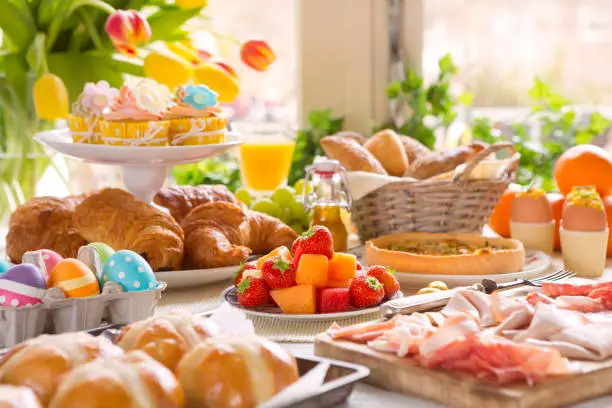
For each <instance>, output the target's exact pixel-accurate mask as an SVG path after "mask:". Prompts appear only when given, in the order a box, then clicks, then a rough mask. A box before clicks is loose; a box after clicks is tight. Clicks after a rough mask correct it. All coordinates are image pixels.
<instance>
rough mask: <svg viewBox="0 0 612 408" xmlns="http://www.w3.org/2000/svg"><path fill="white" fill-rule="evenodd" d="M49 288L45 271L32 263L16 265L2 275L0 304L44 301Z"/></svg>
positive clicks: (13, 304) (0, 279)
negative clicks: (43, 298) (46, 290)
mask: <svg viewBox="0 0 612 408" xmlns="http://www.w3.org/2000/svg"><path fill="white" fill-rule="evenodd" d="M46 288H47V282H46V279H45V276H44V274H43V272H42V271H41V270H40V269H38V268H37V267H36V266H34V265H31V264H21V265H15V266H13V267H12V268H10V269H9V270H8V271H6V273H5V274H4V275H2V277H0V306H13V307H20V306H29V305H36V304H39V303H42V297H43V295H44V293H45V289H46Z"/></svg>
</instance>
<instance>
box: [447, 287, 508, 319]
mask: <svg viewBox="0 0 612 408" xmlns="http://www.w3.org/2000/svg"><path fill="white" fill-rule="evenodd" d="M441 313H442V314H443V315H445V316H447V317H449V316H457V315H463V314H468V315H470V316H472V317H473V318H474V319H476V320H478V321H479V322H480V325H481V326H483V327H488V326H492V325H494V324H496V323H497V319H496V318H495V316H494V314H493V309H492V304H491V297H490V296H489V295H487V294H485V293H482V292H478V291H475V290H460V291H458V292H457V293H455V294H454V295H453V297H452V298H451V299H450V300H449V301H448V304H447V305H446V306H445V307H444V309H442V310H441Z"/></svg>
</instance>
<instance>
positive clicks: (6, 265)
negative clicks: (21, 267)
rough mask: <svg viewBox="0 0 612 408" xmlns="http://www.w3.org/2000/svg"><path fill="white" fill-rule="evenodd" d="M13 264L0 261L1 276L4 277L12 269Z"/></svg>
mask: <svg viewBox="0 0 612 408" xmlns="http://www.w3.org/2000/svg"><path fill="white" fill-rule="evenodd" d="M12 267H13V264H12V263H10V262H9V261H7V260H6V259H0V276H2V275H4V274H5V273H6V271H8V270H9V269H11V268H12Z"/></svg>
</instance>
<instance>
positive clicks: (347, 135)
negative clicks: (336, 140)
mask: <svg viewBox="0 0 612 408" xmlns="http://www.w3.org/2000/svg"><path fill="white" fill-rule="evenodd" d="M332 136H336V137H344V138H347V139H353V140H354V141H356V142H357V143H359V144H360V145H362V144H364V143H365V141H366V140H365V137H363V135H361V134H360V133H357V132H351V131H350V130H343V131H341V132H338V133H334V134H333V135H332Z"/></svg>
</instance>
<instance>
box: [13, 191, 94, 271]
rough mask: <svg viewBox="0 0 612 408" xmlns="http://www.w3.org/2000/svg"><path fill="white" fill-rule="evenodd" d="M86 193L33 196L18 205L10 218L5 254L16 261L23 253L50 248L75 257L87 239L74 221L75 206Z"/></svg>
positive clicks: (67, 256) (66, 256)
mask: <svg viewBox="0 0 612 408" xmlns="http://www.w3.org/2000/svg"><path fill="white" fill-rule="evenodd" d="M83 198H84V196H71V197H66V198H56V197H34V198H31V199H30V200H28V201H27V202H26V203H25V204H22V205H20V206H19V207H17V209H16V210H15V212H13V214H12V215H11V218H10V220H9V230H8V234H7V235H6V253H7V255H8V256H9V258H10V259H11V261H13V262H15V263H20V262H21V258H22V257H23V254H24V253H26V252H28V251H37V250H39V249H51V250H53V251H55V252H57V253H59V254H60V255H62V256H63V257H64V258H76V256H77V253H78V251H79V248H80V247H81V246H83V245H87V241H85V239H84V238H83V237H82V236H81V235H80V234H79V232H78V231H77V229H76V228H75V227H74V224H73V222H72V216H73V213H74V207H75V205H76V204H78V203H79V202H80V201H82V200H83Z"/></svg>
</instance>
